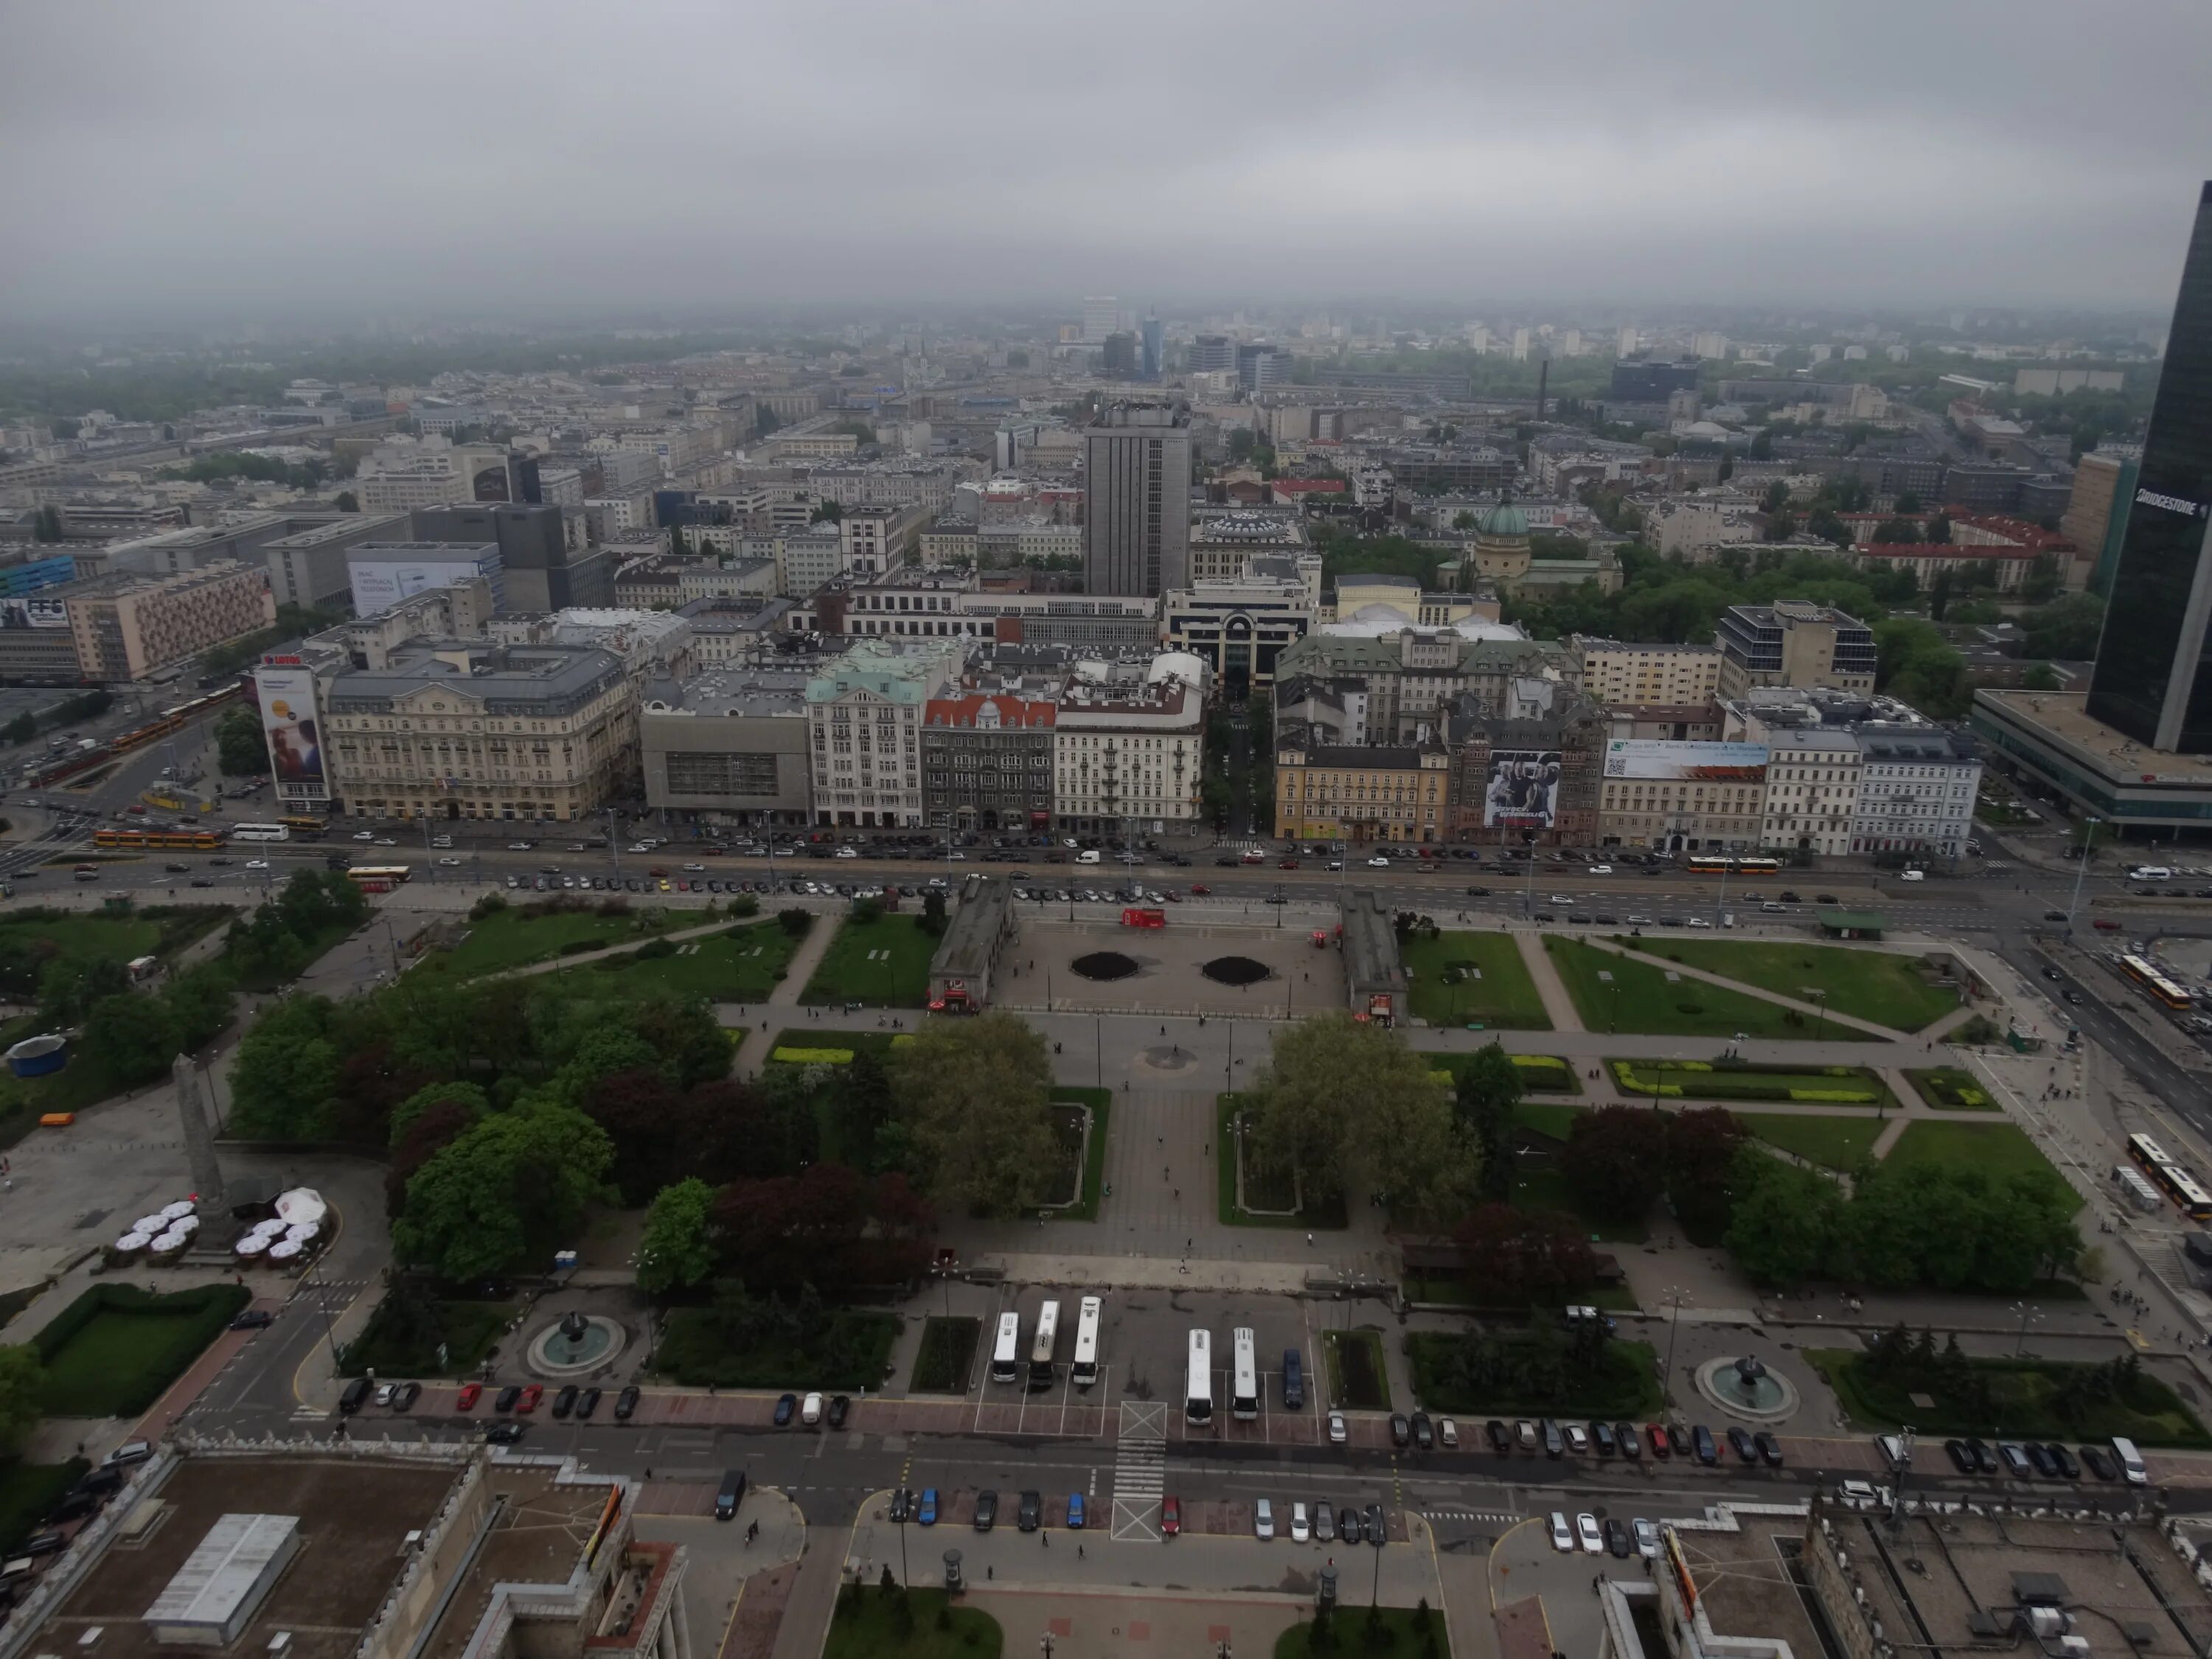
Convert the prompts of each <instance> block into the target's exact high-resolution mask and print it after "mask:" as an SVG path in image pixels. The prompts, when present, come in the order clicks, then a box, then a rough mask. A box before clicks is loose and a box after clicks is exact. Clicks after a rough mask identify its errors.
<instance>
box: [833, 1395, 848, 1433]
mask: <svg viewBox="0 0 2212 1659" xmlns="http://www.w3.org/2000/svg"><path fill="white" fill-rule="evenodd" d="M852 1409H853V1397H852V1395H847V1394H833V1395H830V1396H829V1426H830V1427H831V1428H833V1429H842V1428H843V1427H844V1426H845V1419H846V1417H847V1416H848V1414H849V1413H851V1411H852Z"/></svg>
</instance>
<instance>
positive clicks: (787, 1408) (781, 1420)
mask: <svg viewBox="0 0 2212 1659" xmlns="http://www.w3.org/2000/svg"><path fill="white" fill-rule="evenodd" d="M798 1409H799V1396H798V1395H795V1394H787V1395H784V1396H783V1397H782V1398H781V1399H780V1400H778V1401H776V1402H775V1425H776V1427H778V1428H779V1429H786V1428H789V1427H790V1426H791V1414H792V1413H793V1412H795V1411H797V1410H798Z"/></svg>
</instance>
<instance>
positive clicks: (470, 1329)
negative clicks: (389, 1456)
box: [338, 1297, 517, 1376]
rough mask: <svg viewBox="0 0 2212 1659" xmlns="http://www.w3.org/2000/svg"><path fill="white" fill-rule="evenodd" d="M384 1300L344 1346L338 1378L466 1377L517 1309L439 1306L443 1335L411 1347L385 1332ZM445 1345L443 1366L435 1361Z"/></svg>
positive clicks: (501, 1305)
mask: <svg viewBox="0 0 2212 1659" xmlns="http://www.w3.org/2000/svg"><path fill="white" fill-rule="evenodd" d="M389 1305H390V1299H389V1297H387V1298H386V1301H385V1302H383V1303H380V1304H378V1306H377V1310H376V1312H375V1313H374V1314H372V1315H370V1316H369V1321H368V1327H367V1328H365V1329H364V1330H363V1331H362V1334H360V1335H359V1336H357V1337H356V1338H355V1339H354V1340H352V1341H350V1342H349V1343H347V1344H346V1346H345V1357H344V1359H343V1363H342V1364H340V1365H339V1368H338V1374H339V1375H340V1376H362V1375H364V1374H365V1373H367V1372H368V1371H372V1370H373V1371H375V1372H377V1373H378V1374H379V1375H380V1376H471V1375H472V1374H473V1373H474V1372H475V1371H476V1370H477V1368H478V1367H479V1366H481V1365H482V1364H483V1360H484V1356H485V1355H486V1354H488V1353H489V1352H491V1351H492V1349H493V1347H494V1346H496V1345H497V1344H498V1341H499V1339H500V1338H501V1336H502V1335H504V1334H506V1331H507V1325H508V1323H509V1322H511V1321H512V1320H513V1318H514V1316H515V1313H516V1311H517V1310H516V1309H515V1307H514V1305H513V1304H512V1303H507V1302H440V1303H438V1304H437V1310H438V1316H439V1319H440V1322H441V1331H442V1334H441V1335H440V1336H438V1337H436V1338H434V1339H433V1340H429V1341H428V1342H423V1343H420V1344H417V1343H415V1342H411V1341H396V1340H393V1339H392V1333H391V1332H390V1331H389V1330H388V1329H386V1321H385V1318H384V1310H385V1309H386V1307H387V1306H389ZM441 1341H442V1342H443V1343H444V1344H445V1345H446V1363H445V1364H443V1365H441V1364H439V1363H438V1344H439V1343H440V1342H441Z"/></svg>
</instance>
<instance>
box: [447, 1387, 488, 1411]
mask: <svg viewBox="0 0 2212 1659" xmlns="http://www.w3.org/2000/svg"><path fill="white" fill-rule="evenodd" d="M481 1399H483V1383H462V1384H461V1391H460V1392H459V1394H457V1395H454V1396H453V1409H454V1410H455V1411H457V1412H471V1411H474V1410H475V1409H476V1407H477V1401H479V1400H481Z"/></svg>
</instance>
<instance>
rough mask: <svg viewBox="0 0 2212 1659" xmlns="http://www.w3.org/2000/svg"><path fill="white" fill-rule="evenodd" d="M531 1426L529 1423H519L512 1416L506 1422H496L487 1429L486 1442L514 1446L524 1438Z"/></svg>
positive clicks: (485, 1433) (485, 1432)
mask: <svg viewBox="0 0 2212 1659" xmlns="http://www.w3.org/2000/svg"><path fill="white" fill-rule="evenodd" d="M529 1426H530V1425H528V1424H527V1423H518V1422H516V1421H515V1420H514V1419H513V1418H511V1417H510V1418H508V1419H507V1420H506V1421H505V1422H502V1423H494V1424H492V1425H490V1426H489V1428H487V1429H485V1431H484V1442H485V1443H486V1444H487V1445H493V1446H512V1445H513V1444H514V1443H515V1442H516V1441H518V1440H520V1439H521V1438H522V1437H523V1433H524V1431H526V1430H527V1429H528V1428H529Z"/></svg>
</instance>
